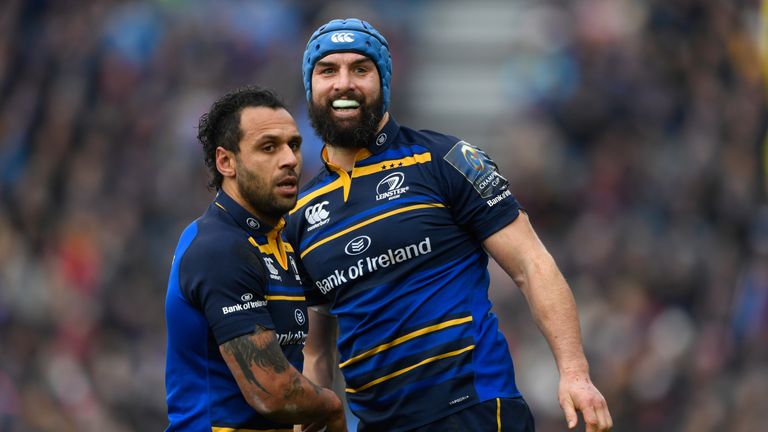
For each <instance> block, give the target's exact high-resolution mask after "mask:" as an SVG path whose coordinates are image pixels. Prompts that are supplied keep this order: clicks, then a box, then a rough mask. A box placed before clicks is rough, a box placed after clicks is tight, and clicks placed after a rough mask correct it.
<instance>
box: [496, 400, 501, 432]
mask: <svg viewBox="0 0 768 432" xmlns="http://www.w3.org/2000/svg"><path fill="white" fill-rule="evenodd" d="M496 432H501V399H499V398H496Z"/></svg>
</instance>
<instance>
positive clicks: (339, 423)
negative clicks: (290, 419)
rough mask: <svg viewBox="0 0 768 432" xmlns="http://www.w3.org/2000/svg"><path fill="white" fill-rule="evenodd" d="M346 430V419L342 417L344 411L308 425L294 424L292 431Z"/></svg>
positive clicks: (336, 431) (345, 431)
mask: <svg viewBox="0 0 768 432" xmlns="http://www.w3.org/2000/svg"><path fill="white" fill-rule="evenodd" d="M321 431H325V432H347V420H346V418H344V412H343V411H342V412H341V415H340V416H335V417H333V418H330V419H327V420H325V421H322V422H315V423H310V424H308V425H295V426H294V427H293V432H321Z"/></svg>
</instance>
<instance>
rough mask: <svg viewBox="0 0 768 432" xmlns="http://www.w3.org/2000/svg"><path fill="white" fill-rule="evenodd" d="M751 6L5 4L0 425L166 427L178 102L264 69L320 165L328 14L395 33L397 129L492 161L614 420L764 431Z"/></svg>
mask: <svg viewBox="0 0 768 432" xmlns="http://www.w3.org/2000/svg"><path fill="white" fill-rule="evenodd" d="M760 6H761V5H760V4H759V2H758V1H757V0H753V1H746V0H730V1H716V0H713V1H699V0H675V1H667V0H647V1H639V0H573V1H563V0H538V1H534V0H514V1H501V0H499V1H480V2H462V1H395V0H390V1H384V0H381V1H368V2H363V1H356V2H325V1H299V0H295V1H275V0H272V1H271V0H259V1H220V2H204V1H199V0H196V1H182V0H155V1H144V2H129V1H85V0H56V1H54V0H49V1H45V0H27V1H22V0H4V1H3V2H2V4H0V35H1V36H0V200H1V201H0V202H1V203H2V205H1V206H0V431H3V432H5V431H25V432H29V431H65V432H66V431H112V432H123V431H154V430H161V429H162V428H163V427H164V426H165V405H164V387H163V368H164V349H165V340H164V337H165V336H164V324H163V299H164V294H165V285H166V280H167V272H168V269H169V265H170V260H171V253H172V250H173V247H174V245H175V242H176V240H177V237H178V235H179V233H180V231H181V229H182V228H183V226H185V225H186V224H187V223H188V222H189V221H191V220H192V219H193V218H195V217H196V216H197V215H199V214H200V213H201V212H202V210H203V209H204V208H205V207H206V205H207V204H208V202H209V200H210V199H211V194H210V193H209V192H208V191H207V190H206V188H205V185H206V181H207V174H206V171H205V170H204V168H203V164H202V158H201V151H200V148H199V146H198V144H197V143H196V141H195V133H196V129H195V127H196V124H197V119H198V118H199V116H200V115H201V114H202V113H203V112H205V111H206V110H207V107H208V105H209V104H210V103H211V102H212V101H213V100H214V99H215V98H217V97H218V96H220V95H221V94H223V93H224V92H225V91H228V90H230V89H233V88H235V87H238V86H241V85H244V84H250V83H259V84H262V85H266V86H269V87H273V88H275V89H277V90H278V91H279V92H280V94H281V95H283V97H284V98H285V100H286V101H287V102H288V104H289V106H290V107H291V109H292V112H293V114H294V115H295V117H296V118H297V120H298V121H299V123H300V125H301V128H302V131H303V133H304V135H305V137H306V138H307V139H306V145H305V147H304V153H305V160H306V161H307V164H306V171H305V172H306V173H311V172H314V171H315V170H316V168H317V153H318V151H319V148H320V147H319V146H320V144H319V143H318V142H317V139H316V138H315V139H313V138H312V132H311V129H310V128H309V126H308V124H307V120H306V115H305V106H304V93H303V90H302V88H301V80H300V70H299V62H300V58H301V53H302V51H303V44H304V43H305V41H306V39H307V37H308V36H309V35H310V34H311V32H312V30H313V29H314V28H315V27H316V26H317V25H319V24H320V23H321V22H324V21H326V20H327V19H328V18H330V17H345V16H361V17H364V18H365V19H367V20H369V21H370V22H372V23H373V24H374V25H375V26H376V27H377V28H379V29H380V30H381V31H382V33H383V34H385V35H386V37H387V38H388V39H389V41H390V43H391V45H392V51H393V57H394V78H393V85H392V86H393V104H392V109H391V111H392V112H393V114H394V115H395V116H396V118H397V119H398V120H399V121H400V122H402V123H404V124H406V125H411V126H416V127H419V128H431V129H437V130H441V131H443V132H447V133H452V134H455V135H459V136H461V137H463V138H464V139H465V140H467V141H469V142H471V143H473V144H475V145H478V146H481V147H483V148H485V149H486V150H487V151H488V152H489V153H490V154H491V155H492V156H493V157H494V158H495V159H496V161H497V162H498V163H499V165H500V166H501V167H502V170H503V171H502V172H503V173H504V174H505V175H506V176H507V177H508V178H509V179H510V181H511V183H512V190H513V191H514V193H515V194H516V195H517V196H518V198H519V199H520V201H521V202H522V203H523V204H524V205H525V206H526V207H527V208H528V210H529V212H530V214H531V216H532V220H533V223H534V226H535V227H536V228H537V230H538V232H539V233H540V235H541V237H542V238H543V240H544V242H545V244H546V245H547V246H548V247H549V249H550V250H551V252H552V253H553V255H554V256H555V258H556V259H557V261H558V263H559V264H560V266H561V268H562V270H563V272H564V273H565V274H566V276H567V278H568V279H569V281H570V283H571V286H572V287H573V289H574V291H575V295H576V297H577V301H578V303H579V305H580V311H581V319H582V327H583V333H584V339H585V349H586V352H587V355H588V357H589V359H590V361H591V367H592V375H593V378H594V380H595V381H596V382H597V384H598V386H599V388H600V389H601V390H602V391H603V393H604V394H605V396H606V398H607V399H608V402H609V405H610V408H611V411H612V414H613V417H614V422H615V424H617V425H618V426H617V428H616V429H617V430H620V431H649V430H653V431H657V432H663V431H684V432H693V431H697V432H704V431H722V430H728V431H740V432H754V431H757V430H761V429H762V427H764V425H765V419H764V416H765V413H766V412H768V360H767V359H768V259H767V258H768V207H766V205H765V202H766V200H765V197H766V194H765V170H764V168H763V165H764V161H765V160H768V152H765V151H764V149H763V147H762V146H763V144H762V143H763V140H764V137H765V129H766V124H767V123H768V121H767V120H766V118H767V117H768V116H767V115H766V96H765V95H766V92H765V88H766V83H765V81H764V80H763V77H762V76H761V73H760V67H759V65H760V61H759V55H758V52H759V51H758V50H759V49H760V48H759V47H760V43H759V41H760V34H761V26H764V25H765V24H764V22H763V24H761V20H760V16H761V12H760ZM766 10H768V9H766ZM763 37H765V34H764V33H763ZM763 40H765V39H763ZM763 43H764V42H763ZM765 49H766V46H765V45H763V50H765ZM305 178H308V176H305ZM492 273H493V277H494V284H493V287H492V296H493V298H494V299H495V304H496V307H495V310H496V312H497V313H498V314H499V315H500V317H501V322H502V323H503V327H504V331H505V333H506V335H507V337H508V339H509V342H510V345H511V350H512V352H513V355H514V357H515V359H516V365H517V370H518V380H519V383H520V386H521V388H522V390H523V391H524V393H525V394H526V397H527V398H528V399H529V402H530V404H531V405H532V407H533V409H534V412H535V414H536V416H537V422H538V425H539V430H540V431H543V432H548V431H560V430H564V429H565V427H564V421H563V419H562V414H561V413H560V411H559V408H558V406H557V401H556V386H557V375H556V370H555V367H554V363H553V361H552V360H551V355H550V354H549V351H548V348H547V347H546V344H545V342H544V339H543V337H542V336H541V335H540V333H539V332H538V330H536V328H535V326H534V325H533V323H532V320H531V318H530V314H529V313H528V311H527V308H526V306H525V303H524V301H523V299H522V297H521V295H520V294H519V292H518V291H517V289H516V288H514V286H513V285H512V282H511V281H509V279H508V278H506V277H504V276H503V275H502V274H501V272H500V270H499V269H498V267H492ZM760 425H763V426H760Z"/></svg>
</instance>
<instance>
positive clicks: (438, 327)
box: [339, 315, 472, 368]
mask: <svg viewBox="0 0 768 432" xmlns="http://www.w3.org/2000/svg"><path fill="white" fill-rule="evenodd" d="M468 322H472V316H471V315H470V316H466V317H462V318H456V319H452V320H448V321H445V322H441V323H438V324H434V325H431V326H429V327H424V328H422V329H419V330H416V331H413V332H411V333H408V334H406V335H403V336H400V337H399V338H397V339H395V340H393V341H392V342H387V343H385V344H381V345H379V346H377V347H374V348H371V349H369V350H368V351H365V352H364V353H362V354H358V355H356V356H354V357H352V358H350V359H349V360H347V361H345V362H343V363H341V364H340V365H339V367H340V368H344V367H346V366H349V365H351V364H353V363H357V362H359V361H360V360H365V359H367V358H368V357H372V356H374V355H376V354H378V353H380V352H382V351H386V350H388V349H390V348H392V347H395V346H397V345H400V344H402V343H404V342H408V341H409V340H411V339H414V338H417V337H419V336H423V335H425V334H428V333H432V332H436V331H438V330H442V329H444V328H448V327H452V326H456V325H459V324H464V323H468Z"/></svg>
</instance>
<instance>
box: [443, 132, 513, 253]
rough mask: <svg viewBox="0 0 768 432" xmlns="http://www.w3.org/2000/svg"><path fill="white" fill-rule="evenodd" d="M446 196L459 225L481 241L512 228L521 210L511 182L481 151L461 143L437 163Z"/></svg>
mask: <svg viewBox="0 0 768 432" xmlns="http://www.w3.org/2000/svg"><path fill="white" fill-rule="evenodd" d="M437 169H438V175H439V176H440V177H441V180H442V184H443V186H444V188H443V191H442V193H443V195H444V198H445V200H446V202H447V203H448V204H449V206H450V208H451V212H452V213H453V217H454V219H455V220H456V222H457V223H458V224H459V225H461V226H463V227H465V228H466V229H467V230H469V231H470V232H471V233H472V234H473V235H474V236H475V237H476V238H477V239H478V240H479V241H483V240H485V239H486V238H488V237H489V236H491V235H492V234H494V233H495V232H497V231H499V230H500V229H502V228H504V227H505V226H507V225H509V224H510V223H511V222H512V221H514V220H515V219H516V218H517V216H518V215H519V214H520V213H519V211H520V210H521V209H522V208H521V206H520V204H519V203H518V202H517V199H516V198H515V197H514V195H512V191H510V190H509V182H508V181H507V179H506V178H504V176H502V175H501V173H499V169H498V166H497V165H496V163H495V162H493V160H492V159H491V158H490V157H489V156H488V155H487V154H486V153H485V152H484V151H482V150H481V149H479V148H477V147H475V146H473V145H472V144H469V143H467V142H465V141H458V142H457V143H456V144H454V145H453V146H452V147H451V148H450V149H449V150H448V152H447V153H445V155H444V156H443V157H442V158H441V159H440V160H438V161H437Z"/></svg>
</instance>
